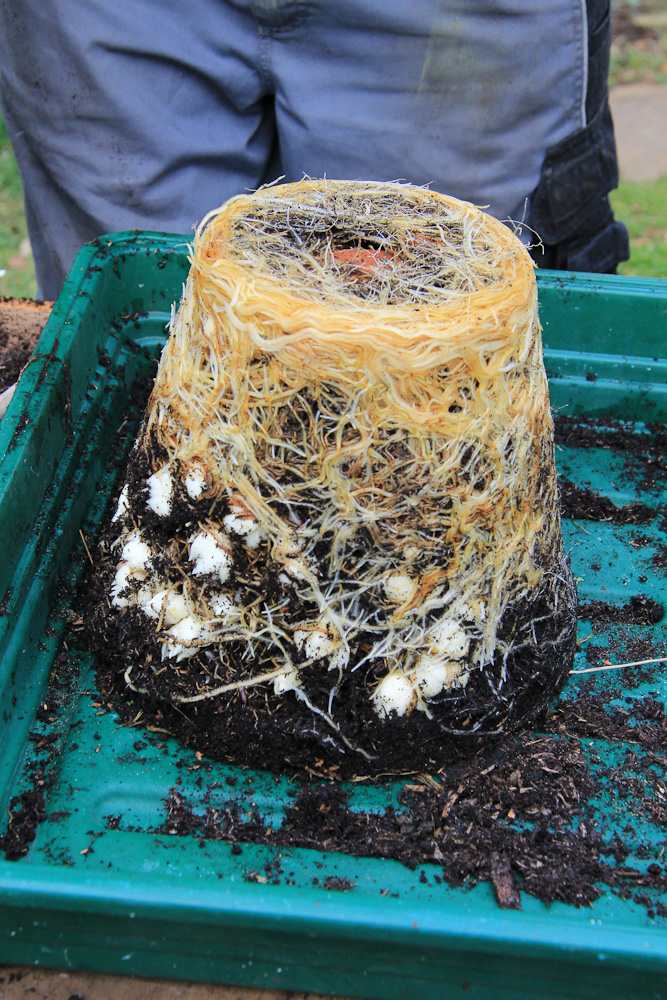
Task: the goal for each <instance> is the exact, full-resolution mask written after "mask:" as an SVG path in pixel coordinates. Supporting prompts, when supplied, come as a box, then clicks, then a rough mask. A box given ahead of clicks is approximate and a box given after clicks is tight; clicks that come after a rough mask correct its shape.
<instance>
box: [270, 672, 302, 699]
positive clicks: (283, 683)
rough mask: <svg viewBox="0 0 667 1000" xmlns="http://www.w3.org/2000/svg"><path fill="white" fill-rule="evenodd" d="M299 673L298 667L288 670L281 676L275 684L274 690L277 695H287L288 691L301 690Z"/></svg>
mask: <svg viewBox="0 0 667 1000" xmlns="http://www.w3.org/2000/svg"><path fill="white" fill-rule="evenodd" d="M299 680H300V678H299V672H298V670H297V669H296V667H290V669H289V670H286V671H285V673H284V674H279V675H278V676H277V677H276V679H275V680H274V682H273V690H274V693H275V694H278V695H280V694H286V693H287V692H288V691H297V690H300V689H301V684H300V683H299Z"/></svg>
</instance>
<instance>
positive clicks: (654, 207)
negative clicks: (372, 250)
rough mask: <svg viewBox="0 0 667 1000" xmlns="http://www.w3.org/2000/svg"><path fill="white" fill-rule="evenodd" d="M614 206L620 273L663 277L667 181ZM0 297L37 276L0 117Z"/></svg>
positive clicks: (23, 292) (22, 291) (30, 289)
mask: <svg viewBox="0 0 667 1000" xmlns="http://www.w3.org/2000/svg"><path fill="white" fill-rule="evenodd" d="M612 202H613V205H614V210H615V212H616V217H617V218H618V219H621V220H622V221H623V222H625V224H626V225H627V227H628V229H629V231H630V241H631V259H630V260H629V261H628V262H627V263H626V264H623V265H621V267H620V269H619V270H620V272H621V273H622V274H629V275H646V276H647V277H659V278H667V177H663V178H662V179H661V180H659V181H654V182H652V181H644V182H642V183H636V184H630V183H627V182H622V183H621V186H620V188H619V189H618V191H616V192H614V194H613V196H612ZM2 271H4V272H5V273H4V274H0V295H16V296H25V297H27V298H31V297H34V295H35V294H36V284H35V271H34V266H33V261H32V254H31V253H30V244H29V242H28V238H27V230H26V225H25V219H24V216H23V198H22V193H21V182H20V180H19V175H18V169H17V166H16V161H15V159H14V155H13V153H12V150H11V146H10V144H9V139H8V138H7V132H6V130H5V127H4V124H3V122H2V119H1V118H0V272H2Z"/></svg>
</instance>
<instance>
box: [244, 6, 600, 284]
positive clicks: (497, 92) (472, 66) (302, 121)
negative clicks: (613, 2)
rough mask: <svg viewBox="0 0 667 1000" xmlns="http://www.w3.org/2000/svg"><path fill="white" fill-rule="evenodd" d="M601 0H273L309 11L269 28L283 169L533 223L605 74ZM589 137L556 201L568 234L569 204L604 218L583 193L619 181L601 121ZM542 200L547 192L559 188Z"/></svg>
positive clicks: (560, 228)
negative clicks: (417, 192)
mask: <svg viewBox="0 0 667 1000" xmlns="http://www.w3.org/2000/svg"><path fill="white" fill-rule="evenodd" d="M257 3H258V4H261V3H263V5H265V6H269V0H257ZM605 5H606V6H607V7H608V5H609V3H608V0H588V4H587V3H586V0H539V2H537V3H536V2H535V0H418V2H416V3H405V2H404V0H336V3H335V4H333V3H330V2H328V0H303V2H301V3H298V4H297V2H296V0H283V3H282V4H278V6H282V7H283V8H284V9H287V8H289V7H292V8H297V7H298V8H300V9H301V11H302V13H303V11H307V16H302V18H301V20H300V21H299V22H298V23H293V24H292V25H289V24H284V25H282V26H280V28H279V30H277V31H275V32H273V33H272V34H271V37H270V66H271V71H272V73H273V76H274V83H275V89H276V116H277V122H278V131H279V140H280V148H281V155H282V163H283V171H284V173H285V175H286V177H287V179H297V178H299V177H300V176H301V175H302V174H303V173H307V174H311V175H313V176H322V175H325V174H326V175H328V176H330V177H341V178H372V179H375V180H395V179H405V180H408V181H411V182H413V183H418V184H423V183H428V184H431V186H432V187H434V188H435V189H437V190H439V191H442V192H444V193H448V194H452V195H455V196H457V197H460V198H464V199H466V200H469V201H472V202H474V203H476V204H479V205H484V206H489V210H490V212H491V213H492V214H493V215H495V216H497V217H498V218H500V219H514V220H524V221H525V222H526V224H527V227H530V226H533V227H535V226H536V224H537V223H539V226H538V227H537V228H538V229H539V228H540V227H541V226H542V222H543V215H544V213H543V212H540V211H537V210H536V211H535V212H533V209H534V207H535V206H537V208H539V209H542V208H543V201H544V199H542V201H540V198H539V197H538V196H539V195H540V193H541V192H542V191H543V189H544V185H542V187H540V184H541V182H542V178H543V175H544V171H545V168H546V169H547V170H548V168H549V162H550V161H549V159H548V157H549V155H550V153H551V151H553V150H559V149H560V148H561V146H562V145H563V144H566V145H567V144H568V141H569V139H570V137H572V136H578V135H579V134H580V133H581V131H582V130H586V129H587V128H589V122H590V117H591V114H592V108H591V103H593V104H594V103H595V101H594V100H593V102H591V91H592V90H595V88H596V87H599V86H600V81H602V82H603V84H604V85H605V86H606V68H605V66H604V65H603V64H604V55H605V53H604V52H603V51H601V50H600V43H599V39H600V28H599V22H600V17H601V16H603V13H604V12H602V15H601V14H600V12H599V11H598V10H593V8H600V7H604V6H605ZM271 6H273V7H275V6H276V4H275V2H274V0H271ZM606 56H607V59H608V51H607V53H606ZM605 136H606V137H605ZM588 145H589V149H590V150H591V156H590V158H589V160H588V161H587V162H586V163H585V164H584V165H583V167H582V168H581V169H580V170H579V171H578V172H577V170H576V169H575V170H574V171H572V170H569V166H568V167H567V170H569V173H568V182H567V184H566V186H565V188H566V189H565V194H564V197H562V198H561V202H560V204H554V205H553V206H552V208H553V214H555V215H556V216H557V220H556V221H557V223H558V225H557V226H556V227H555V230H556V235H557V239H558V240H559V239H560V238H561V233H564V236H563V238H566V237H567V236H568V233H567V228H568V227H567V225H560V222H561V217H563V216H564V213H566V212H567V209H568V203H569V205H570V206H571V205H572V204H574V202H578V203H579V205H580V206H582V204H583V207H582V209H581V212H579V214H578V217H579V216H582V217H583V216H586V218H585V219H584V222H583V231H584V236H586V232H588V231H589V230H590V231H591V232H592V230H593V229H594V228H595V227H596V225H597V222H596V221H595V220H594V219H593V217H592V215H591V216H590V217H589V215H587V213H588V208H587V205H588V203H589V202H590V201H591V199H593V200H595V199H597V200H599V199H604V198H605V197H606V194H607V193H608V191H609V189H610V186H613V183H611V184H610V178H609V176H608V174H607V173H605V171H604V170H603V169H602V168H601V167H600V163H601V161H605V162H606V161H607V160H608V159H609V155H610V145H609V134H608V131H607V133H605V135H603V134H602V133H601V131H600V130H599V129H598V131H597V132H594V134H593V136H592V138H591V141H590V142H589V144H588ZM611 156H612V158H615V150H614V148H613V135H612V138H611ZM582 182H583V186H582ZM561 193H562V186H561ZM547 200H548V201H549V203H550V205H551V202H553V198H552V197H551V193H549V197H548V198H547ZM538 203H539V204H538ZM533 216H534V217H533ZM527 227H526V228H525V229H524V238H525V239H526V241H527V242H530V240H531V239H532V233H531V231H530V229H528V228H527ZM540 235H541V234H540ZM580 235H581V233H580ZM549 236H551V233H549ZM573 259H574V258H573ZM577 261H578V262H579V263H580V262H581V255H579V257H578V258H577ZM600 269H606V267H604V268H600Z"/></svg>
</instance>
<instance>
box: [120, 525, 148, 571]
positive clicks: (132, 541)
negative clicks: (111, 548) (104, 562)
mask: <svg viewBox="0 0 667 1000" xmlns="http://www.w3.org/2000/svg"><path fill="white" fill-rule="evenodd" d="M152 554H153V553H152V552H151V549H150V546H149V545H147V544H146V542H144V540H143V539H142V537H141V532H140V531H139V529H138V528H137V529H135V530H134V531H131V532H130V534H129V535H128V536H127V538H126V539H125V544H124V545H123V552H122V557H123V562H126V563H127V564H128V565H129V566H130V567H131V569H145V568H146V564H147V563H148V562H149V561H150V558H151V556H152Z"/></svg>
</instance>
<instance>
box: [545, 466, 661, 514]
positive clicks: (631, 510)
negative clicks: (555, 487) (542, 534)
mask: <svg viewBox="0 0 667 1000" xmlns="http://www.w3.org/2000/svg"><path fill="white" fill-rule="evenodd" d="M558 482H559V485H560V498H561V511H562V514H563V517H571V518H574V519H576V520H581V521H609V522H611V523H612V524H646V523H647V522H648V521H652V520H653V519H654V518H655V517H657V515H658V511H657V510H653V509H652V508H651V507H647V506H646V504H643V503H629V504H626V505H625V506H623V507H617V506H616V504H615V503H613V501H612V500H610V499H609V497H605V496H602V495H601V494H600V493H595V492H594V491H593V490H591V489H589V488H588V487H582V486H575V484H574V483H573V482H571V480H569V479H567V478H566V477H565V476H559V479H558Z"/></svg>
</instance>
